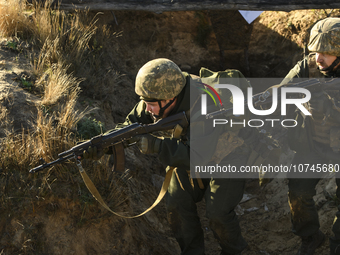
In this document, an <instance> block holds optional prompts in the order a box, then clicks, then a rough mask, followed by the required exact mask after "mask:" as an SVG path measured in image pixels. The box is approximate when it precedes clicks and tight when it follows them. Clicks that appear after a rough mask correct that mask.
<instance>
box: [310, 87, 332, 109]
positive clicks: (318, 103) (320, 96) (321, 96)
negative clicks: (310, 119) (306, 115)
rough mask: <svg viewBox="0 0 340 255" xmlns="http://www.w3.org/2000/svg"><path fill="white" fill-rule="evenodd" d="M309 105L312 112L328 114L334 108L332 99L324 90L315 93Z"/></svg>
mask: <svg viewBox="0 0 340 255" xmlns="http://www.w3.org/2000/svg"><path fill="white" fill-rule="evenodd" d="M309 105H310V107H311V108H312V111H317V112H322V113H327V112H328V111H329V110H330V109H331V108H332V101H331V97H330V96H329V95H328V94H327V93H326V92H325V91H323V90H322V91H320V92H317V93H313V94H312V97H311V99H310V100H309Z"/></svg>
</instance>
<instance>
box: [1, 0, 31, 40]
mask: <svg viewBox="0 0 340 255" xmlns="http://www.w3.org/2000/svg"><path fill="white" fill-rule="evenodd" d="M26 10H27V6H26V2H25V1H21V0H11V1H8V2H5V1H3V2H2V3H0V34H1V35H2V36H6V37H12V36H15V37H23V38H27V37H29V35H31V34H32V32H33V30H34V28H33V26H31V25H28V24H29V23H28V22H29V19H30V18H29V15H28V13H27V11H26Z"/></svg>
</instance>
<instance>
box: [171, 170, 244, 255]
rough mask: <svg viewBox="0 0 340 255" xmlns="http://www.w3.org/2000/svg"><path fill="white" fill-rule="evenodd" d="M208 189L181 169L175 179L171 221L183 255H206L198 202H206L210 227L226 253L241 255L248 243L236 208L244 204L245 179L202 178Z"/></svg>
mask: <svg viewBox="0 0 340 255" xmlns="http://www.w3.org/2000/svg"><path fill="white" fill-rule="evenodd" d="M202 181H203V183H204V189H201V188H200V187H199V185H198V182H197V179H190V178H189V175H188V173H187V172H186V171H185V170H183V171H181V170H178V171H177V175H176V174H175V173H174V174H173V176H172V179H171V183H170V186H169V188H168V193H167V196H166V204H167V213H168V221H169V224H170V226H171V229H172V231H173V233H174V236H175V238H176V239H177V242H178V243H179V246H180V248H181V254H183V255H203V254H204V233H203V230H202V227H201V222H200V219H199V216H198V213H197V206H196V203H197V202H199V201H201V200H202V199H203V198H204V199H205V204H206V216H207V218H208V219H209V227H210V229H211V230H212V231H213V234H214V236H215V238H216V239H217V240H218V242H219V243H220V245H221V248H222V250H223V251H224V252H226V253H231V254H234V253H239V252H240V251H242V250H243V249H244V248H245V247H246V246H247V243H246V241H245V240H244V239H243V237H242V235H241V229H240V226H239V222H238V218H237V215H236V213H235V211H234V208H235V207H236V206H237V204H238V203H239V202H240V201H241V199H242V197H243V191H244V186H245V180H244V179H243V180H241V179H221V178H217V179H213V178H211V179H202Z"/></svg>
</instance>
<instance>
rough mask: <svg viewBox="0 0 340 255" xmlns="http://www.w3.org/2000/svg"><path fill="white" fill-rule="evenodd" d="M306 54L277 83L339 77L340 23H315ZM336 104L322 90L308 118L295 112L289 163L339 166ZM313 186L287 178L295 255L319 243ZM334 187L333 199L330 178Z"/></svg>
mask: <svg viewBox="0 0 340 255" xmlns="http://www.w3.org/2000/svg"><path fill="white" fill-rule="evenodd" d="M308 49H309V51H310V52H311V53H310V54H309V55H308V56H307V57H306V58H305V59H303V60H302V61H300V62H298V63H297V64H296V65H295V67H294V68H293V69H292V70H291V71H290V72H289V73H288V75H287V76H286V77H285V79H284V80H283V81H282V83H281V84H286V83H288V82H294V80H295V78H321V79H322V78H332V77H340V68H339V66H340V18H326V19H324V20H321V21H319V22H317V23H316V24H315V25H314V26H313V28H312V30H311V33H310V40H309V44H308ZM325 89H327V88H325ZM339 99H340V98H339V92H337V93H335V94H334V95H332V94H329V93H327V92H326V91H319V92H317V93H312V98H311V100H310V101H309V106H310V111H311V113H312V116H304V115H303V114H302V112H300V111H296V112H295V113H296V120H297V122H298V126H297V127H295V128H290V129H289V132H288V138H289V145H290V148H291V149H293V150H295V151H296V154H295V157H294V159H293V162H292V163H293V164H300V163H302V164H304V163H309V164H310V165H312V164H314V165H315V164H323V163H329V162H332V163H333V164H338V163H340V154H339V148H338V146H335V145H334V143H332V141H334V138H335V137H333V136H334V134H336V133H337V130H340V112H339V107H338V106H337V105H336V102H337V101H338V100H339ZM338 134H339V133H338ZM318 181H319V179H318V178H310V179H300V178H295V179H289V193H288V198H289V204H290V208H291V220H292V224H293V233H294V234H296V235H298V236H300V237H301V239H302V245H301V247H300V249H299V251H298V253H297V254H299V255H312V254H315V250H316V248H317V247H318V246H320V245H321V244H322V243H323V241H324V239H325V235H324V234H323V233H322V232H321V231H320V229H319V228H320V224H319V219H318V212H317V210H316V207H315V203H314V200H313V196H314V195H315V194H316V191H315V186H316V184H317V183H318ZM336 183H337V186H338V188H337V191H336V195H337V197H338V198H340V189H339V184H340V179H336ZM338 209H339V211H338V212H337V213H336V217H335V220H334V224H333V228H332V230H333V233H334V236H333V237H331V238H330V254H332V255H334V254H340V220H339V217H340V207H339V208H338Z"/></svg>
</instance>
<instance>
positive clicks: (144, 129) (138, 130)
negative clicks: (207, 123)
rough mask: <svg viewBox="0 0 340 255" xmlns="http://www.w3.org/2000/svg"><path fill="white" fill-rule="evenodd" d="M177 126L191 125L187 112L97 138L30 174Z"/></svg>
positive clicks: (68, 151)
mask: <svg viewBox="0 0 340 255" xmlns="http://www.w3.org/2000/svg"><path fill="white" fill-rule="evenodd" d="M177 125H180V126H182V127H184V128H186V127H187V126H188V125H189V121H188V118H187V116H186V113H185V112H180V113H177V114H175V115H171V116H169V117H166V118H164V119H161V120H159V121H157V122H156V123H153V124H148V125H143V124H139V123H133V124H131V125H129V126H126V127H124V128H121V129H119V130H116V131H113V132H110V133H108V134H103V135H99V136H95V137H93V138H91V139H90V140H89V141H86V142H83V143H80V144H78V145H76V146H74V147H72V148H71V149H69V150H67V151H64V152H61V153H59V154H58V159H57V160H55V161H52V162H50V163H46V162H44V163H43V164H42V165H40V166H37V167H35V168H33V169H31V170H30V171H29V172H30V173H35V172H39V171H42V170H43V169H45V168H48V167H50V166H52V165H55V164H60V163H62V162H64V161H66V160H68V159H70V158H72V157H77V156H82V155H83V152H84V150H87V149H88V148H89V147H90V146H96V147H98V148H100V149H103V148H107V147H110V146H114V147H115V150H116V149H117V150H120V151H121V150H122V148H123V146H122V144H124V143H127V142H128V140H130V139H131V138H133V137H135V136H137V135H143V134H147V133H152V132H157V131H165V130H170V129H173V128H175V127H176V126H177ZM115 161H117V160H115ZM119 165H120V167H119V168H120V170H121V168H122V167H123V166H122V164H119Z"/></svg>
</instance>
